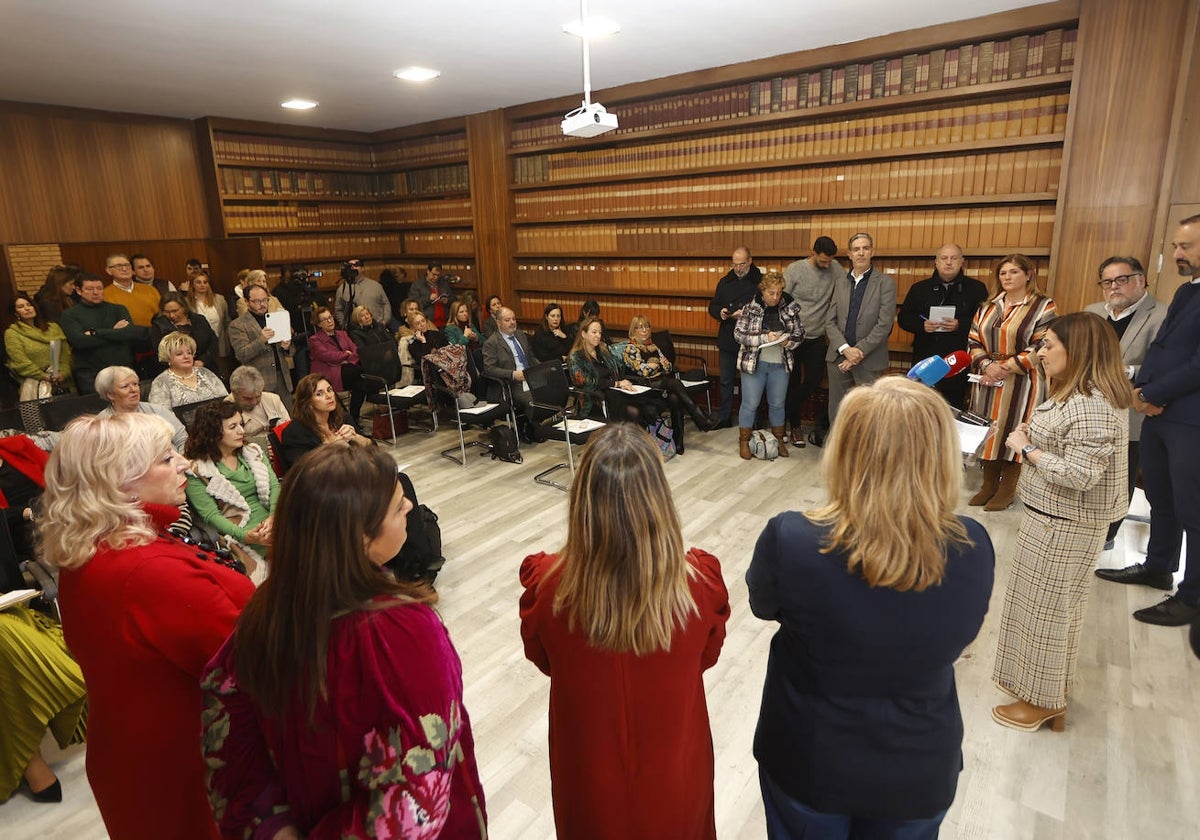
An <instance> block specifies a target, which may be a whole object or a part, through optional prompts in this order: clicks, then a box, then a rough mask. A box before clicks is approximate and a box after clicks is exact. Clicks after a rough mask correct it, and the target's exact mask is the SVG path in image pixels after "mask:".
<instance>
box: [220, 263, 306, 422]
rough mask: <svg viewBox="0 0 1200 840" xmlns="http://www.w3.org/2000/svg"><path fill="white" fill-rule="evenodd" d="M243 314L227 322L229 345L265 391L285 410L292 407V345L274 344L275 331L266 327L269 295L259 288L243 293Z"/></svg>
mask: <svg viewBox="0 0 1200 840" xmlns="http://www.w3.org/2000/svg"><path fill="white" fill-rule="evenodd" d="M242 295H243V296H244V297H245V299H246V311H245V312H244V313H242V314H241V315H240V316H238V317H237V318H234V319H233V320H232V321H230V322H229V343H230V345H231V346H232V347H233V353H234V355H235V356H237V360H238V362H239V363H240V364H243V365H250V366H251V367H253V368H255V369H257V370H258V372H259V373H261V374H262V378H263V383H264V389H265V390H267V391H271V392H273V393H274V394H275V395H276V396H278V397H279V399H281V400H282V401H283V404H284V406H285V407H287V408H289V409H290V408H291V406H292V371H291V367H290V360H291V356H292V352H293V350H292V342H291V341H280V342H273V341H271V339H273V338H274V337H275V331H274V330H273V329H271V328H270V327H268V326H267V303H268V301H269V299H270V292H268V291H267V290H266V289H264V288H263V287H262V286H250V287H248V288H246V289H243V290H242Z"/></svg>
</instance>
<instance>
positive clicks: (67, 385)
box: [4, 292, 75, 400]
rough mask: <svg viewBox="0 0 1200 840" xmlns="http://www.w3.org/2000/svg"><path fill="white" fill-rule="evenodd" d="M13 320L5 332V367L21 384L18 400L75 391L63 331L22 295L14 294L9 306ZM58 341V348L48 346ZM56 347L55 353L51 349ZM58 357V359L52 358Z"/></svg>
mask: <svg viewBox="0 0 1200 840" xmlns="http://www.w3.org/2000/svg"><path fill="white" fill-rule="evenodd" d="M12 314H13V315H15V316H16V320H15V321H13V324H12V326H11V327H9V328H8V329H7V330H5V331H4V349H5V350H6V351H7V353H8V360H7V362H6V363H5V364H7V365H8V369H9V370H11V371H12V372H13V374H14V375H15V376H16V377H17V378H18V379H19V380H20V381H21V393H20V399H21V400H36V399H38V398H39V397H48V396H51V395H52V394H53V393H54V391H55V389H61V392H63V393H65V392H67V391H70V392H74V391H75V381H74V379H73V378H72V376H71V345H69V344H68V343H67V337H66V335H65V334H64V333H63V331H62V327H60V326H59V325H58V324H56V323H54V322H53V321H47V320H46V318H45V317H44V316H43V315H42V313H41V312H39V311H38V308H37V306H35V305H34V302H33V299H32V298H30V297H29V295H27V294H26V293H25V292H17V295H16V297H15V298H13V303H12ZM55 341H57V342H58V344H57V345H53V344H52V343H51V342H55ZM55 346H57V348H58V349H57V350H55V349H53V348H54V347H55ZM55 356H57V358H55Z"/></svg>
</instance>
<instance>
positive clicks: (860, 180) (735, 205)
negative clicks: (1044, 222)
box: [513, 146, 1062, 223]
mask: <svg viewBox="0 0 1200 840" xmlns="http://www.w3.org/2000/svg"><path fill="white" fill-rule="evenodd" d="M1061 168H1062V147H1061V146H1049V147H1039V148H1027V149H1018V150H1013V151H1000V152H991V153H987V154H972V155H953V156H949V157H921V158H900V159H897V160H884V161H877V162H870V163H853V164H839V165H836V166H811V167H804V168H797V169H788V170H767V171H761V172H741V173H737V174H730V175H704V176H696V177H693V178H688V179H674V180H667V181H634V182H625V183H617V184H594V185H588V186H585V187H565V188H559V189H556V190H546V191H542V192H519V193H516V194H515V195H514V197H513V206H514V220H515V221H516V222H518V223H520V222H538V221H552V220H558V219H574V218H589V217H590V218H596V217H604V216H607V217H612V216H616V215H620V214H637V215H642V214H647V213H658V214H661V215H664V216H669V215H689V214H697V213H701V214H705V215H712V214H715V213H719V212H729V213H737V212H744V211H746V210H748V209H770V208H777V207H795V208H803V207H805V206H809V205H831V204H846V203H850V202H856V203H863V202H876V203H879V202H885V203H886V202H888V201H890V200H895V199H921V198H966V197H976V198H982V199H987V198H989V197H991V196H997V195H999V196H1006V195H1012V194H1030V193H1032V194H1042V195H1045V194H1054V193H1056V192H1057V190H1058V182H1059V174H1060V171H1061Z"/></svg>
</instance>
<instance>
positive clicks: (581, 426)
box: [525, 361, 607, 492]
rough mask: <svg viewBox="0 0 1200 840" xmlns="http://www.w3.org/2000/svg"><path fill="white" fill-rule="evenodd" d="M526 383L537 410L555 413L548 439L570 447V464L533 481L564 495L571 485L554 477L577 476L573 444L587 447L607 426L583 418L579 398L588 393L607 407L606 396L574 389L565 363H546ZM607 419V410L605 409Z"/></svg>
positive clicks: (531, 370) (527, 375)
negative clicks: (562, 473)
mask: <svg viewBox="0 0 1200 840" xmlns="http://www.w3.org/2000/svg"><path fill="white" fill-rule="evenodd" d="M525 381H526V382H528V383H529V389H530V392H531V393H532V395H533V399H532V405H533V406H534V407H535V408H539V409H542V410H544V411H549V412H551V418H550V424H549V425H548V426H545V427H544V428H545V431H546V436H547V438H549V439H551V440H561V441H563V442H564V443H566V445H567V460H566V461H565V462H562V463H558V464H555V465H554V466H552V467H550V468H548V469H545V470H542V471H541V472H540V473H538V474H537V475H535V476H534V477H533V480H534V481H536V482H537V483H538V484H545V485H546V486H548V487H557V488H558V489H559V490H562V491H564V492H567V491H569V489H570V485H569V484H560V483H559V482H557V481H553V480H551V478H550V476H552V475H554V474H555V473H556V472H558V471H559V470H569V472H570V474H571V476H572V477H574V475H575V453H574V450H573V448H572V444H585V443H587V441H588V438H589V437H590V436H591V434H592V432H594V431H596V430H597V429H600V428H603V426H604V423H603V422H601V421H599V420H591V419H588V418H585V417H581V416H579V413H578V400H577V396H578V395H580V394H584V393H586V394H587V395H588V396H591V397H592V398H593V399H597V400H600V401H601V405H604V403H603V400H604V395H603V394H599V393H596V392H592V391H588V392H584V391H582V390H580V389H577V388H573V387H571V384H570V380H569V379H568V378H567V369H566V365H565V364H563V363H562V362H560V361H559V362H543V363H542V364H538V365H534V366H533V367H530V368H526V369H525ZM605 415H606V416H607V407H605Z"/></svg>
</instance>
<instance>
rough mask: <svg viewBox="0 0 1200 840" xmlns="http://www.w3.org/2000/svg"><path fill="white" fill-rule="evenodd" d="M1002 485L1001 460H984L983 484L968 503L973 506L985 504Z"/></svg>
mask: <svg viewBox="0 0 1200 840" xmlns="http://www.w3.org/2000/svg"><path fill="white" fill-rule="evenodd" d="M999 486H1000V462H999V461H984V462H983V486H982V487H980V488H979V492H978V493H976V494H975V495H974V496H972V497H971V499H970V501H968V502H967V504H969V505H971V506H973V507H979V506H980V505H985V504H987V503H988V501H989V500H990V499H991V498H992V496H995V495H996V488H997V487H999Z"/></svg>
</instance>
